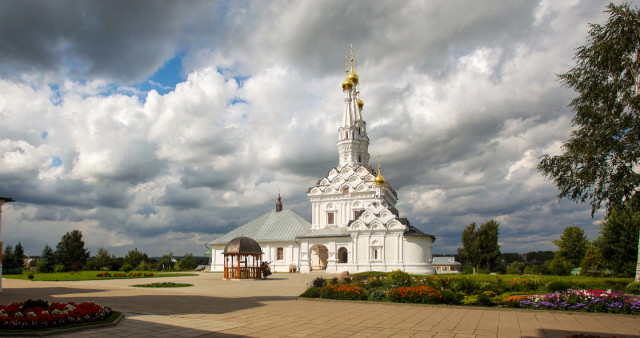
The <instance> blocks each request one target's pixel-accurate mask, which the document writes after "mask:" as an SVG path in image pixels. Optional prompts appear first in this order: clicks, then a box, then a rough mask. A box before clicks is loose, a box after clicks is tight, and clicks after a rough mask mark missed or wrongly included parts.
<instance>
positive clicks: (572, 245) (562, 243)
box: [553, 227, 589, 267]
mask: <svg viewBox="0 0 640 338" xmlns="http://www.w3.org/2000/svg"><path fill="white" fill-rule="evenodd" d="M553 244H554V245H555V246H557V247H558V251H557V254H558V256H559V257H560V258H562V259H564V260H566V261H567V262H569V263H570V264H571V265H572V266H573V267H577V266H580V262H582V259H583V258H584V254H585V253H586V252H587V247H588V245H589V241H587V237H586V236H585V235H584V231H583V230H582V229H580V228H579V227H566V228H564V232H563V233H562V236H560V239H556V240H555V241H553Z"/></svg>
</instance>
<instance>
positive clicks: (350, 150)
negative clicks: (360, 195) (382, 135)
mask: <svg viewBox="0 0 640 338" xmlns="http://www.w3.org/2000/svg"><path fill="white" fill-rule="evenodd" d="M349 48H350V50H351V59H349V56H348V55H347V56H345V60H344V61H345V73H346V78H345V79H344V81H342V91H343V93H344V111H343V114H342V123H341V124H340V128H339V129H338V153H339V157H340V161H339V162H340V165H341V166H342V165H368V163H369V137H368V136H367V124H366V122H365V121H364V120H363V119H362V114H361V111H362V108H363V107H364V103H363V102H362V100H360V89H359V88H360V77H359V76H358V74H356V71H355V54H354V52H353V45H351V46H349ZM349 61H350V62H349Z"/></svg>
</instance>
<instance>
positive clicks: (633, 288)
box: [625, 282, 640, 295]
mask: <svg viewBox="0 0 640 338" xmlns="http://www.w3.org/2000/svg"><path fill="white" fill-rule="evenodd" d="M625 290H626V291H627V293H631V294H634V295H640V283H634V282H631V283H629V284H627V287H626V288H625Z"/></svg>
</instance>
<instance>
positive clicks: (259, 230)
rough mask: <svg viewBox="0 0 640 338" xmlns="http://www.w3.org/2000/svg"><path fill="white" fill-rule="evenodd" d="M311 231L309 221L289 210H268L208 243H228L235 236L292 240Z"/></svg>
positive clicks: (266, 239) (262, 240) (262, 239)
mask: <svg viewBox="0 0 640 338" xmlns="http://www.w3.org/2000/svg"><path fill="white" fill-rule="evenodd" d="M309 232H311V223H309V222H307V221H306V220H305V219H304V218H302V217H300V216H298V215H297V214H296V213H295V212H293V211H291V210H286V209H285V210H282V211H275V210H272V211H269V212H267V213H266V214H264V215H262V216H260V217H258V218H256V219H254V220H252V221H250V222H249V223H247V224H245V225H242V226H239V227H237V228H235V229H234V230H231V231H229V232H227V233H226V234H224V235H222V236H220V237H218V238H216V239H214V240H213V241H211V242H209V244H222V243H228V242H229V241H231V240H232V239H234V238H236V237H249V238H251V239H253V240H255V241H256V242H276V241H294V240H295V239H296V237H298V236H301V235H305V234H307V233H309Z"/></svg>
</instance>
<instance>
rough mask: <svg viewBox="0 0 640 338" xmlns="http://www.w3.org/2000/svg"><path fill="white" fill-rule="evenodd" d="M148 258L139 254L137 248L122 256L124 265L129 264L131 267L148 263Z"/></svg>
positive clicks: (144, 254)
mask: <svg viewBox="0 0 640 338" xmlns="http://www.w3.org/2000/svg"><path fill="white" fill-rule="evenodd" d="M148 261H149V256H147V254H146V253H143V252H140V251H139V250H138V248H135V249H133V250H129V252H127V254H126V255H125V256H124V261H123V263H124V264H129V265H131V266H139V265H140V263H142V262H148Z"/></svg>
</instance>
